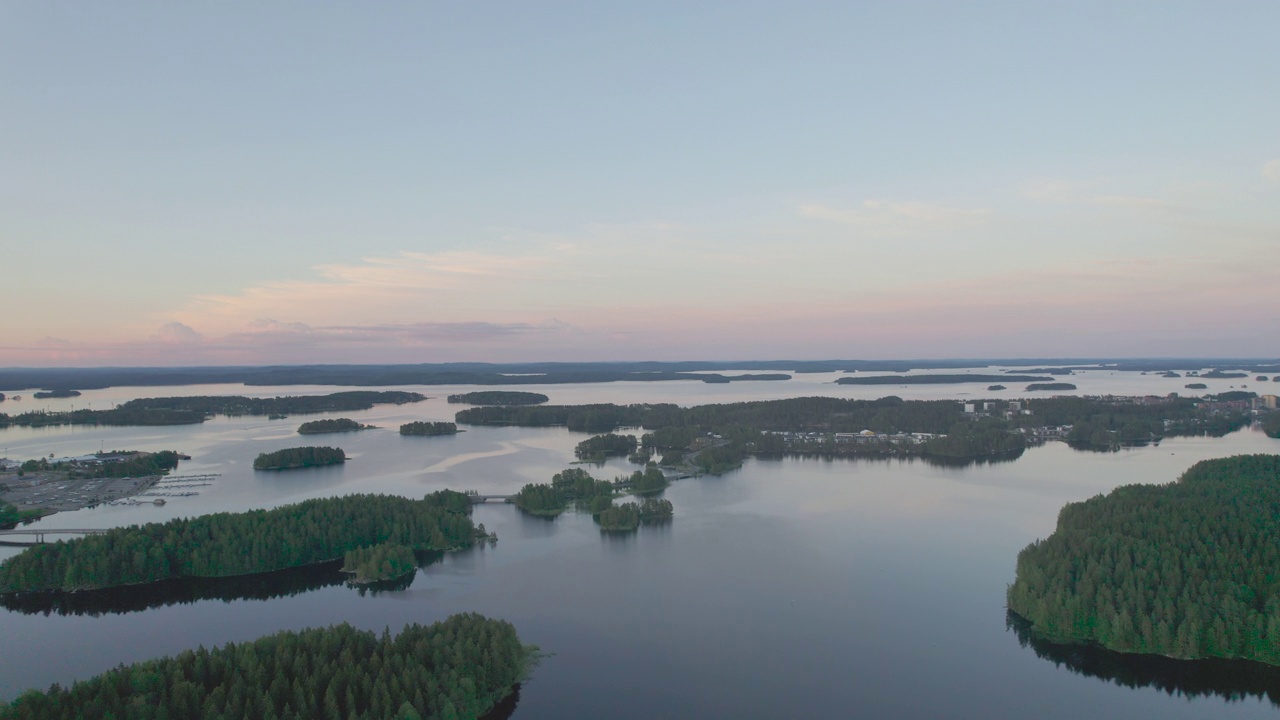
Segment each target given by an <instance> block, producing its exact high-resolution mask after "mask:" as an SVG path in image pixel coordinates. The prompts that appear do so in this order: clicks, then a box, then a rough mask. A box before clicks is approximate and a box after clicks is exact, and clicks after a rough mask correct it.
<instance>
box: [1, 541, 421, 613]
mask: <svg viewBox="0 0 1280 720" xmlns="http://www.w3.org/2000/svg"><path fill="white" fill-rule="evenodd" d="M414 554H415V556H416V559H417V561H418V567H427V566H428V565H431V564H432V563H435V562H438V561H439V560H440V558H441V557H443V554H442V553H437V552H417V553H414ZM350 577H351V576H350V575H348V574H346V573H344V572H342V561H341V560H334V561H332V562H327V563H320V564H317V565H308V566H306V567H300V568H289V569H287V570H279V571H276V572H269V573H259V574H256V575H241V576H238V577H231V578H176V579H172V580H161V581H160V582H155V583H150V584H148V585H132V586H129V587H117V588H107V589H103V590H85V591H80V592H74V593H18V594H13V595H0V606H3V607H4V608H5V609H8V610H14V611H17V612H20V613H23V614H25V615H88V616H90V617H98V616H101V615H123V614H126V613H134V612H141V611H143V610H150V609H152V608H159V607H165V606H168V605H189V604H191V603H195V602H200V601H201V600H222V601H223V602H232V601H235V600H274V599H276V598H285V597H292V596H294V595H301V594H302V593H307V592H311V591H313V590H319V589H321V588H326V587H332V586H334V585H341V584H342V583H344V582H346V581H347V579H348V578H350ZM416 577H417V571H414V572H413V573H412V574H409V575H405V576H403V577H400V578H396V579H394V580H388V581H385V582H378V583H371V584H368V585H361V586H353V587H355V588H356V589H358V590H359V592H360V595H362V596H363V595H365V594H371V595H377V594H379V593H384V592H393V591H399V590H405V589H407V588H408V587H409V586H410V585H412V584H413V581H414V579H415V578H416Z"/></svg>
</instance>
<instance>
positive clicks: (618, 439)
mask: <svg viewBox="0 0 1280 720" xmlns="http://www.w3.org/2000/svg"><path fill="white" fill-rule="evenodd" d="M636 445H637V441H636V436H635V435H617V434H615V433H608V434H605V435H596V436H594V437H591V438H588V439H586V440H583V441H582V442H580V443H578V446H577V447H575V448H574V449H573V454H574V455H576V456H577V457H578V459H579V460H581V461H583V462H595V463H602V462H604V461H605V458H608V457H613V456H619V455H630V454H631V453H633V452H635V449H636Z"/></svg>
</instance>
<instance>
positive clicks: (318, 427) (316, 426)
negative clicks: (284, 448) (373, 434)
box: [298, 418, 374, 435]
mask: <svg viewBox="0 0 1280 720" xmlns="http://www.w3.org/2000/svg"><path fill="white" fill-rule="evenodd" d="M372 429H374V426H372V425H363V424H361V423H358V422H356V421H355V420H352V419H351V418H332V419H328V420H311V421H309V422H304V423H302V424H301V425H299V426H298V434H299V435H321V434H324V433H340V432H354V431H356V430H372Z"/></svg>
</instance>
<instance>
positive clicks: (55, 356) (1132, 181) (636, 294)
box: [0, 2, 1280, 365]
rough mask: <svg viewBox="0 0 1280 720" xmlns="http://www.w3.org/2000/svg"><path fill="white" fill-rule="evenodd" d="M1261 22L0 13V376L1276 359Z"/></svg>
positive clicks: (1272, 122) (1097, 13) (128, 10)
mask: <svg viewBox="0 0 1280 720" xmlns="http://www.w3.org/2000/svg"><path fill="white" fill-rule="evenodd" d="M1277 27H1280V5H1276V4H1274V3H1225V2H1224V3H1173V2H1160V3H1155V2H1151V3H1136V2H1135V3H1114V2H1108V3H1015V2H990V3H963V2H945V3H919V2H917V3H913V2H905V3H903V2H896V3H895V2H884V3H858V4H854V3H746V2H738V3H724V4H712V3H700V4H693V3H644V4H626V5H624V4H621V3H579V4H574V3H465V4H464V3H457V4H447V5H446V4H438V3H385V4H381V5H379V6H377V7H368V6H336V5H332V6H323V5H317V4H313V3H292V4H289V3H275V4H270V5H269V6H268V5H263V4H258V3H220V4H216V5H208V6H194V5H188V4H173V3H149V4H144V3H127V2H124V3H112V4H97V5H91V6H86V5H83V4H71V3H7V4H4V5H3V6H2V7H0V246H2V250H3V257H4V258H5V260H4V263H3V266H4V269H5V272H4V282H3V284H0V300H2V301H3V302H4V305H5V307H7V308H20V309H21V311H20V312H14V313H6V320H5V323H4V327H3V338H0V365H41V364H63V365H95V364H189V363H192V362H200V363H224V362H225V363H231V362H235V363H240V362H250V363H252V362H390V361H394V362H415V361H421V362H430V361H441V360H548V359H565V360H569V359H684V358H689V359H693V358H725V357H741V358H748V357H751V358H769V357H783V356H787V357H866V358H876V357H905V356H910V357H942V356H982V355H1005V356H1007V355H1020V356H1071V355H1078V356H1085V355H1114V356H1137V355H1204V354H1224V355H1249V356H1275V355H1280V332H1277V331H1280V311H1277V308H1280V303H1278V302H1276V301H1277V300H1280V290H1277V284H1276V273H1275V270H1274V268H1276V267H1280V210H1277V208H1280V63H1277V62H1276V61H1275V28H1277Z"/></svg>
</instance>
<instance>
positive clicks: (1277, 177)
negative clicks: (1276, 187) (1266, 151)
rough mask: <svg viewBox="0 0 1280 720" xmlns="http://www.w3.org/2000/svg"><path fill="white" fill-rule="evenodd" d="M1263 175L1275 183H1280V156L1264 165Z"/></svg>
mask: <svg viewBox="0 0 1280 720" xmlns="http://www.w3.org/2000/svg"><path fill="white" fill-rule="evenodd" d="M1262 177H1264V178H1266V179H1268V180H1270V181H1271V182H1273V183H1280V158H1277V159H1275V160H1272V161H1270V162H1267V163H1264V164H1263V165H1262Z"/></svg>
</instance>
